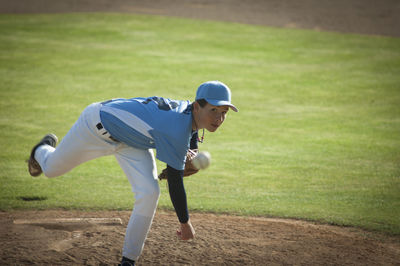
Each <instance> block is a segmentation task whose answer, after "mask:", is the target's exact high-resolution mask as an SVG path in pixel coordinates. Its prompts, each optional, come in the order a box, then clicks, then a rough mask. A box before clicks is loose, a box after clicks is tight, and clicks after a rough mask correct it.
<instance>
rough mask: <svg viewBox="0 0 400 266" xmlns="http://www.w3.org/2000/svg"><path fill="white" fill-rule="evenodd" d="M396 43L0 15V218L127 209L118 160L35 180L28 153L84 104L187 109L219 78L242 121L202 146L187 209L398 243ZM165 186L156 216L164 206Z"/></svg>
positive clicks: (110, 17)
mask: <svg viewBox="0 0 400 266" xmlns="http://www.w3.org/2000/svg"><path fill="white" fill-rule="evenodd" d="M399 47H400V39H398V38H389V37H373V36H361V35H351V34H339V33H322V32H315V31H307V30H294V29H275V28H268V27H260V26H250V25H241V24H234V23H218V22H203V21H196V20H189V19H178V18H165V17H157V16H139V15H128V14H124V15H120V14H107V15H104V14H62V15H61V14H58V15H1V16H0V80H1V88H0V127H1V130H0V146H1V151H0V171H1V173H0V182H1V183H0V191H1V192H0V193H1V194H0V209H1V210H10V209H47V208H66V209H131V208H132V205H133V195H132V193H131V192H130V185H129V184H128V181H127V180H126V178H125V176H124V174H123V172H122V170H121V169H120V168H119V166H118V164H117V162H116V160H115V159H114V158H113V157H106V158H101V159H98V160H95V161H92V162H89V163H86V164H84V165H82V166H79V167H77V168H76V169H74V170H73V171H72V172H70V173H68V174H66V175H64V176H63V177H60V178H56V179H46V178H44V177H40V178H37V179H33V178H31V177H30V176H29V174H28V172H27V169H26V164H25V162H24V160H25V159H26V158H27V157H28V155H29V152H30V149H31V147H32V145H34V144H35V143H36V142H37V141H38V140H39V139H40V138H41V137H42V136H43V135H44V134H45V133H47V132H50V131H51V132H54V133H56V134H57V135H58V136H59V137H62V136H64V135H65V134H66V132H67V131H68V129H69V128H70V127H71V125H72V124H73V123H74V121H75V120H76V118H77V117H78V116H79V114H80V112H81V111H82V110H83V108H84V107H85V106H86V105H88V104H90V103H92V102H95V101H101V100H105V99H109V98H116V97H135V96H153V95H158V96H164V97H170V98H174V99H193V98H194V93H195V89H196V88H197V86H198V85H199V84H200V83H202V82H204V81H206V80H214V79H219V80H221V81H223V82H225V83H227V84H228V85H229V86H230V87H231V89H232V91H233V102H234V104H235V105H236V106H238V108H239V109H240V112H239V113H229V115H228V118H227V120H226V122H225V124H224V125H223V127H222V128H221V129H220V130H219V131H218V132H217V133H214V134H210V133H208V134H207V133H206V143H205V144H203V145H202V146H200V148H201V149H203V150H208V151H210V153H211V154H212V156H213V164H212V166H211V167H210V168H209V169H207V170H204V171H202V172H201V173H199V174H197V175H196V176H193V177H191V178H188V179H186V188H187V193H188V198H189V207H190V209H191V210H196V211H211V212H218V213H219V212H223V213H233V214H239V215H259V216H278V217H295V218H301V219H309V220H316V221H322V222H328V223H333V224H340V225H351V226H359V227H362V228H366V229H370V230H379V231H383V232H389V233H393V234H400V167H399V165H400V75H399V73H400V48H399ZM158 166H159V171H161V170H162V168H163V167H164V164H163V163H161V162H158ZM161 188H162V196H161V198H160V204H159V205H160V208H168V209H171V208H172V205H171V203H170V201H169V195H168V193H167V191H166V185H165V184H164V183H162V184H161ZM23 199H25V200H23ZM26 199H28V201H27V200H26ZM29 199H32V200H29ZM35 199H36V200H35ZM37 199H40V200H37Z"/></svg>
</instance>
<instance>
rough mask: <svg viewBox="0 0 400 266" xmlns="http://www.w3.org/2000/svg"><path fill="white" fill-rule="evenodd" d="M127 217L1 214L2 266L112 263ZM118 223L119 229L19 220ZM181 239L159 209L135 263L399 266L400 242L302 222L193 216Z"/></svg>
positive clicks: (74, 213)
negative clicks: (189, 236)
mask: <svg viewBox="0 0 400 266" xmlns="http://www.w3.org/2000/svg"><path fill="white" fill-rule="evenodd" d="M129 216H130V212H128V211H101V212H80V211H56V210H51V211H11V212H0V265H28V264H29V265H31V264H34V265H115V264H117V263H118V261H119V260H120V257H121V249H122V245H123V239H124V235H125V229H126V225H127V223H128V220H129ZM46 218H48V219H54V218H121V219H122V225H118V224H109V225H104V224H91V223H68V222H65V223H61V224H57V225H55V224H52V223H46V222H41V223H36V224H15V223H14V221H15V220H18V219H24V220H29V219H32V220H35V219H40V220H43V219H46ZM192 223H193V225H194V226H195V229H196V233H197V237H196V238H195V239H194V240H192V241H180V240H178V239H177V237H176V235H175V232H176V229H177V228H178V221H177V218H176V215H175V213H172V212H166V211H158V212H157V214H156V217H155V219H154V222H153V226H152V228H151V230H150V233H149V235H148V239H147V240H146V244H145V248H144V251H143V254H142V256H141V258H140V260H139V262H138V265H399V264H398V263H399V261H400V237H398V236H396V237H395V236H392V237H389V236H385V235H382V234H378V233H371V232H365V231H362V230H359V229H354V228H341V227H336V226H328V225H320V224H314V223H309V222H304V221H296V220H284V219H269V218H243V217H236V216H227V215H214V214H203V213H194V214H192Z"/></svg>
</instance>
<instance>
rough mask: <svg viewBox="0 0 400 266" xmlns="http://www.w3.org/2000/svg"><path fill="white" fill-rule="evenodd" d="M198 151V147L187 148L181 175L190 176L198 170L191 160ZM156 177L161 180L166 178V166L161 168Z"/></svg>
mask: <svg viewBox="0 0 400 266" xmlns="http://www.w3.org/2000/svg"><path fill="white" fill-rule="evenodd" d="M198 152H199V150H198V149H189V150H188V152H187V154H186V163H185V169H184V170H183V176H190V175H193V174H195V173H197V172H198V171H199V170H198V169H196V168H195V167H194V166H193V164H192V160H193V158H194V157H196V155H197V153H198ZM158 179H159V180H163V179H166V180H168V174H167V168H165V169H164V170H162V172H161V173H160V174H159V175H158Z"/></svg>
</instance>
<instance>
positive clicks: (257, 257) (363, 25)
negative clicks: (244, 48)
mask: <svg viewBox="0 0 400 266" xmlns="http://www.w3.org/2000/svg"><path fill="white" fill-rule="evenodd" d="M111 3H112V4H111ZM92 11H101V12H107V11H112V12H134V13H146V14H158V15H172V16H184V17H193V18H197V19H212V20H224V21H235V22H240V23H251V24H260V25H269V26H277V27H291V28H308V29H314V30H330V31H339V32H353V33H362V34H373V35H388V36H395V37H399V36H400V23H399V22H400V16H398V14H399V11H400V3H399V2H398V1H397V0H384V1H379V4H378V3H377V2H376V1H373V0H350V1H345V0H338V1H330V0H306V1H301V2H294V1H290V0H271V1H264V0H253V1H241V0H220V1H207V0H198V1H184V0H155V1H138V0H132V1H128V0H115V1H106V0H98V1H94V0H88V1H75V0H64V1H62V0H35V1H32V0H21V1H5V0H0V13H59V12H92ZM27 178H29V177H28V175H27ZM129 216H130V211H101V212H82V211H62V210H48V211H9V212H0V265H116V264H117V263H118V261H119V260H120V258H121V249H122V245H123V239H124V235H125V228H126V225H127V223H128V219H129ZM92 217H99V218H107V217H111V218H112V217H115V218H121V219H122V221H123V223H122V225H107V226H105V225H95V224H87V223H63V224H52V223H36V224H15V223H14V220H16V219H28V220H29V219H46V218H48V219H54V218H92ZM191 219H192V223H193V225H194V227H195V229H196V233H197V237H196V238H195V239H194V240H192V241H187V242H184V241H179V240H178V239H177V237H176V235H175V232H176V229H177V227H178V222H177V218H176V215H175V214H174V213H172V212H166V211H158V212H157V214H156V217H155V220H154V222H153V226H152V228H151V230H150V233H149V236H148V239H147V241H146V244H145V247H144V251H143V254H142V256H141V258H140V260H139V261H138V265H400V263H399V262H400V236H388V235H384V234H380V233H372V232H366V231H363V230H360V229H356V228H348V227H345V228H344V227H338V226H330V225H321V224H315V223H311V222H305V221H298V220H286V219H270V218H244V217H236V216H227V215H215V214H205V213H192V214H191Z"/></svg>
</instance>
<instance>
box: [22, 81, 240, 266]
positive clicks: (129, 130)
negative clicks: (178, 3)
mask: <svg viewBox="0 0 400 266" xmlns="http://www.w3.org/2000/svg"><path fill="white" fill-rule="evenodd" d="M229 108H230V109H232V110H234V111H235V112H237V111H238V110H237V108H236V107H235V106H234V105H233V104H232V103H231V92H230V89H229V88H228V87H227V86H226V85H225V84H223V83H222V82H219V81H209V82H205V83H203V84H201V85H200V86H199V88H198V89H197V93H196V101H195V102H193V103H190V102H189V101H174V100H170V99H165V98H161V97H149V98H132V99H114V100H109V101H105V102H102V103H93V104H91V105H89V106H88V107H87V108H86V109H85V110H84V111H83V112H82V114H81V115H80V117H79V119H78V121H76V123H75V124H74V125H73V127H72V128H71V129H70V130H69V132H68V133H67V135H66V136H65V137H64V138H63V140H62V141H61V143H60V145H59V146H58V147H57V148H55V147H56V144H57V141H58V140H57V137H56V136H55V135H54V134H48V135H46V136H45V137H44V138H43V139H42V140H41V141H40V142H39V143H38V144H37V145H36V146H35V147H33V149H32V151H31V155H30V158H29V161H28V168H29V173H30V174H31V175H32V176H38V175H40V174H41V173H42V172H43V173H44V174H45V175H46V176H47V177H56V176H60V175H63V174H65V173H67V172H68V171H70V170H72V169H73V168H74V167H76V166H78V165H79V164H81V163H83V162H86V161H89V160H91V159H95V158H98V157H101V156H105V155H114V156H115V157H116V159H117V161H118V163H119V164H120V166H121V168H122V169H123V171H124V173H125V174H126V176H127V178H128V180H129V182H130V184H131V186H132V191H133V193H134V194H135V204H134V208H133V211H132V214H131V217H130V220H129V223H128V226H127V230H126V235H125V241H124V247H123V251H122V256H123V258H122V263H121V264H122V265H134V262H135V261H137V259H138V258H139V256H140V254H141V252H142V249H143V245H144V241H145V239H146V236H147V233H148V231H149V229H150V226H151V223H152V220H153V217H154V214H155V211H156V207H157V203H158V198H159V194H160V189H159V185H158V182H157V169H156V163H155V158H154V155H153V150H152V149H156V151H157V159H159V160H160V161H162V162H165V163H166V164H167V170H166V171H167V177H168V186H169V194H170V197H171V201H172V203H173V206H174V208H175V211H176V214H177V216H178V219H179V222H180V229H179V230H178V231H177V234H178V237H179V238H180V239H182V240H188V239H191V238H193V237H194V235H195V231H194V228H193V226H192V224H191V222H190V219H189V214H188V208H187V201H186V193H185V188H184V185H183V173H184V171H183V170H184V167H185V160H186V153H187V152H188V149H189V148H191V149H195V148H197V140H198V130H200V129H203V130H204V129H207V130H208V131H210V132H214V131H216V130H217V129H218V128H219V127H220V126H221V124H222V123H223V122H224V120H225V117H226V114H227V112H228V110H229ZM203 134H204V131H203Z"/></svg>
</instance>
